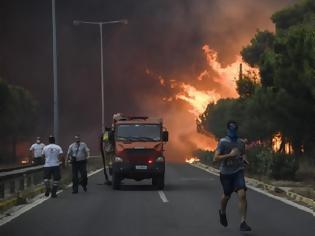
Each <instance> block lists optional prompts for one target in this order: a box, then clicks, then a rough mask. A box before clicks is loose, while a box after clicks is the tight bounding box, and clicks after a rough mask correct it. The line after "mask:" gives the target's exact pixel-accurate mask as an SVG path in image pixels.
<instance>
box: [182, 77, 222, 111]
mask: <svg viewBox="0 0 315 236" xmlns="http://www.w3.org/2000/svg"><path fill="white" fill-rule="evenodd" d="M181 88H182V89H183V91H182V92H180V93H179V94H177V95H176V99H181V100H183V101H186V102H187V103H189V104H190V105H191V106H192V109H191V110H190V112H191V113H193V114H194V115H195V116H196V117H198V116H199V115H200V114H201V113H203V112H204V111H205V110H206V108H207V106H208V104H209V103H210V102H216V101H217V100H219V99H220V95H219V94H218V93H216V92H214V91H210V90H209V91H200V90H197V89H196V88H195V87H193V86H191V85H189V84H185V83H183V84H182V85H181Z"/></svg>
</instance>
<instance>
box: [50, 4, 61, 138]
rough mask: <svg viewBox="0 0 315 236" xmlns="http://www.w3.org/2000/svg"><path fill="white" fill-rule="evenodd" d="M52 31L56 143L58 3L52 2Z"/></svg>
mask: <svg viewBox="0 0 315 236" xmlns="http://www.w3.org/2000/svg"><path fill="white" fill-rule="evenodd" d="M51 9H52V10H51V13H52V31H53V35H52V36H53V37H52V41H53V77H54V92H53V93H54V99H53V100H54V108H53V109H54V112H53V113H54V115H53V116H54V117H53V120H54V128H53V129H54V131H53V132H54V136H55V140H56V142H58V141H59V107H58V75H57V40H56V2H55V0H52V4H51Z"/></svg>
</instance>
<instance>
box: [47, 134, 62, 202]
mask: <svg viewBox="0 0 315 236" xmlns="http://www.w3.org/2000/svg"><path fill="white" fill-rule="evenodd" d="M48 141H49V144H48V145H47V146H45V147H44V149H43V156H44V157H45V164H44V183H45V187H46V192H45V196H46V197H48V196H49V194H50V192H51V197H52V198H56V197H57V190H58V186H59V181H60V179H61V175H60V167H59V166H60V164H61V155H62V153H63V152H62V149H61V147H60V146H59V145H57V144H55V137H53V136H50V137H49V139H48ZM51 176H52V177H53V184H52V188H51V183H50V179H51Z"/></svg>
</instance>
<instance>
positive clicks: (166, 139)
mask: <svg viewBox="0 0 315 236" xmlns="http://www.w3.org/2000/svg"><path fill="white" fill-rule="evenodd" d="M162 140H163V142H168V131H163V133H162Z"/></svg>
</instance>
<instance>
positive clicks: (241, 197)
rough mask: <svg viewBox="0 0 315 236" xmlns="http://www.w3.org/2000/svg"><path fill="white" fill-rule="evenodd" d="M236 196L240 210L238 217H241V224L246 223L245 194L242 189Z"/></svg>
mask: <svg viewBox="0 0 315 236" xmlns="http://www.w3.org/2000/svg"><path fill="white" fill-rule="evenodd" d="M237 195H238V198H239V208H240V215H241V222H243V221H246V214H247V199H246V192H245V190H244V189H240V190H238V191H237Z"/></svg>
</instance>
